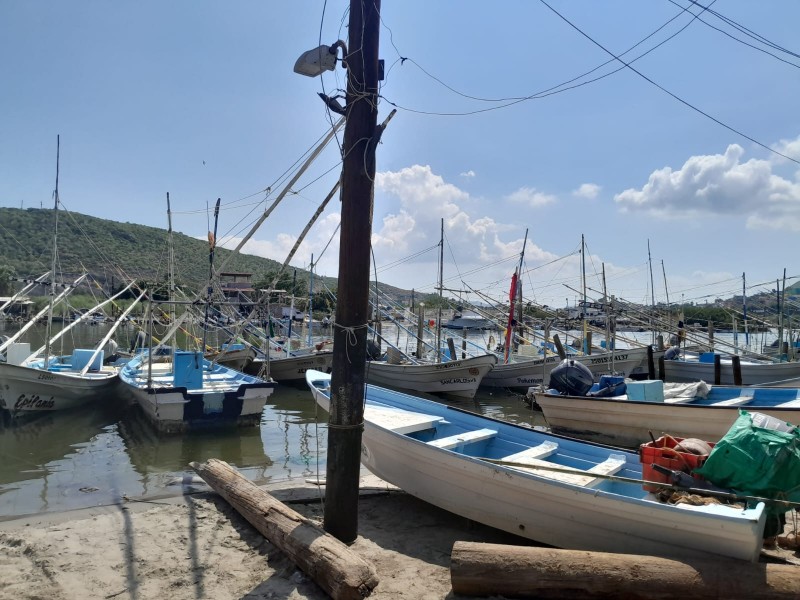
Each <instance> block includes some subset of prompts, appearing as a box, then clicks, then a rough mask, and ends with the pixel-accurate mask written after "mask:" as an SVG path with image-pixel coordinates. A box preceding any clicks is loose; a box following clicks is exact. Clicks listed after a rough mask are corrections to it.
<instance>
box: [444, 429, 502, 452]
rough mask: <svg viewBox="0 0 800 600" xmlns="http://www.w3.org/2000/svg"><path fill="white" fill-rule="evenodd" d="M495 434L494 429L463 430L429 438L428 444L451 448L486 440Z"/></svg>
mask: <svg viewBox="0 0 800 600" xmlns="http://www.w3.org/2000/svg"><path fill="white" fill-rule="evenodd" d="M496 435H497V432H496V431H495V430H494V429H475V430H473V431H464V432H462V433H457V434H455V435H451V436H448V437H443V438H439V439H438V440H431V441H430V442H428V444H430V445H431V446H436V447H437V448H444V449H447V450H452V449H453V448H456V447H458V446H462V445H464V444H471V443H474V442H480V441H483V440H488V439H490V438H492V437H494V436H496Z"/></svg>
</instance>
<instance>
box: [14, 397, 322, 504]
mask: <svg viewBox="0 0 800 600" xmlns="http://www.w3.org/2000/svg"><path fill="white" fill-rule="evenodd" d="M326 423H327V415H326V414H324V413H322V412H321V411H320V412H319V413H318V412H317V409H316V407H315V406H314V403H313V401H312V398H311V394H310V393H309V392H308V390H307V389H304V388H293V387H286V386H281V387H279V388H277V389H276V390H275V392H274V393H273V394H272V396H270V398H269V403H268V404H267V405H266V406H265V408H264V412H263V415H262V421H261V426H260V427H252V428H243V429H236V428H229V429H224V430H208V431H197V432H189V433H186V434H182V435H160V434H159V433H158V432H157V431H156V430H155V429H154V428H153V427H152V426H151V424H150V423H149V421H147V420H146V418H145V417H144V415H143V414H142V413H141V411H140V409H139V407H138V406H136V405H132V404H129V403H126V402H123V401H122V400H121V398H117V399H115V401H109V402H108V403H96V404H94V405H91V406H85V407H81V408H80V409H77V410H75V411H65V412H62V413H58V414H52V415H47V414H45V415H42V416H40V417H39V418H36V419H34V420H29V421H25V422H13V423H11V422H8V421H7V422H5V423H3V424H2V426H0V517H3V516H10V515H23V514H32V513H39V512H48V511H57V510H68V509H73V508H81V507H86V506H92V505H100V504H110V503H114V502H121V501H124V500H125V499H126V498H136V497H140V496H153V495H162V494H173V493H177V492H179V491H180V490H181V488H183V489H186V488H187V487H188V488H191V486H192V485H196V484H197V478H196V475H195V474H194V472H193V471H192V470H191V469H190V468H189V466H188V465H189V463H190V462H193V461H197V462H202V461H205V460H208V459H210V458H219V459H221V460H224V461H226V462H228V463H230V464H232V465H234V466H235V467H236V468H237V469H239V470H240V471H241V472H242V474H244V475H245V476H246V477H247V478H248V479H251V480H252V481H255V482H256V483H266V482H268V481H278V480H284V479H289V478H293V477H311V476H313V475H315V474H316V473H317V471H318V470H320V471H322V472H323V473H324V470H325V454H326V449H327V427H326Z"/></svg>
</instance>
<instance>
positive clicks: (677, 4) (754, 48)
mask: <svg viewBox="0 0 800 600" xmlns="http://www.w3.org/2000/svg"><path fill="white" fill-rule="evenodd" d="M668 1H669V2H671V3H672V4H674V5H675V6H679V7H681V8H683V7H682V6H681V5H680V4H679V3H678V2H676V0H668ZM689 2H690V3H691V4H694V5H695V6H701V5H700V4H697V3H696V2H693V1H692V0H689ZM709 6H710V5H709ZM709 12H711V11H709ZM712 14H713V12H712ZM696 18H697V19H698V20H699V21H700V22H701V23H703V25H705V26H706V27H709V28H711V29H713V30H715V31H718V32H719V33H721V34H722V35H726V36H728V37H729V38H731V39H732V40H734V41H736V42H739V43H740V44H742V45H744V46H747V47H749V48H752V49H753V50H757V51H758V52H763V53H764V54H767V55H768V56H771V57H772V58H774V59H775V60H779V61H781V62H783V63H786V64H787V65H790V66H792V67H794V68H796V69H800V65H798V64H795V63H793V62H792V61H790V60H786V59H785V58H781V57H780V56H778V55H776V54H773V53H772V52H770V51H769V50H765V49H764V48H759V47H758V46H755V45H753V44H750V43H748V42H746V41H744V40H741V39H739V38H737V37H736V36H735V35H732V34H730V33H728V32H727V31H725V30H724V29H721V28H719V27H715V26H714V25H712V24H711V23H709V22H708V21H705V20H703V19H701V18H700V17H696ZM750 37H752V36H750ZM762 43H763V42H762ZM781 51H783V52H785V53H786V54H790V55H794V56H797V55H796V54H794V52H789V51H788V50H783V49H781ZM798 58H800V57H798Z"/></svg>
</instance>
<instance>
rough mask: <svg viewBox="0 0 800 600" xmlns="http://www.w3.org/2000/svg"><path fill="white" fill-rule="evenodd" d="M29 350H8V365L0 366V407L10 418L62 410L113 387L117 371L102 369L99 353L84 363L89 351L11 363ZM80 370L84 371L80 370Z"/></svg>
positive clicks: (116, 378) (100, 394) (88, 399)
mask: <svg viewBox="0 0 800 600" xmlns="http://www.w3.org/2000/svg"><path fill="white" fill-rule="evenodd" d="M20 346H22V353H23V354H24V353H26V350H27V351H29V350H30V346H29V345H28V344H17V345H16V346H12V347H10V348H9V350H8V353H9V359H10V361H9V362H5V363H0V408H3V409H5V410H8V411H9V412H10V413H11V415H12V416H14V417H19V416H22V415H23V414H25V413H36V412H43V411H62V410H68V409H71V408H75V407H78V406H82V405H84V404H87V403H89V402H92V401H95V400H99V399H101V398H103V397H108V396H109V395H110V393H111V392H112V391H113V390H114V388H115V387H116V385H117V383H118V381H119V379H118V371H117V369H116V368H114V367H106V366H103V364H102V362H103V351H102V350H101V351H100V352H99V353H98V354H97V355H95V359H94V361H92V362H91V363H90V362H88V358H89V357H90V356H92V354H93V351H92V350H88V349H85V350H81V349H76V350H75V351H74V352H73V354H71V355H69V356H67V357H57V358H55V359H53V360H51V361H50V362H49V363H48V364H47V366H45V365H44V361H43V360H42V361H33V362H30V363H27V364H25V365H23V364H14V358H13V357H14V355H15V354H16V353H17V352H18V351H19V350H20ZM84 368H86V369H85V370H84Z"/></svg>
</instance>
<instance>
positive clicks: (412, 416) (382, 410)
mask: <svg viewBox="0 0 800 600" xmlns="http://www.w3.org/2000/svg"><path fill="white" fill-rule="evenodd" d="M364 413H365V414H364V417H365V419H366V420H368V421H371V422H372V423H375V424H376V425H379V426H381V427H385V428H386V429H391V430H392V431H395V432H397V433H403V434H406V433H414V432H417V431H424V430H425V429H432V428H433V427H436V426H437V425H440V424H442V423H446V421H445V420H444V419H443V418H442V417H438V416H436V415H426V414H424V413H417V412H412V411H408V410H402V409H399V408H393V407H391V406H373V405H369V406H367V407H366V409H365V411H364Z"/></svg>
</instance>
